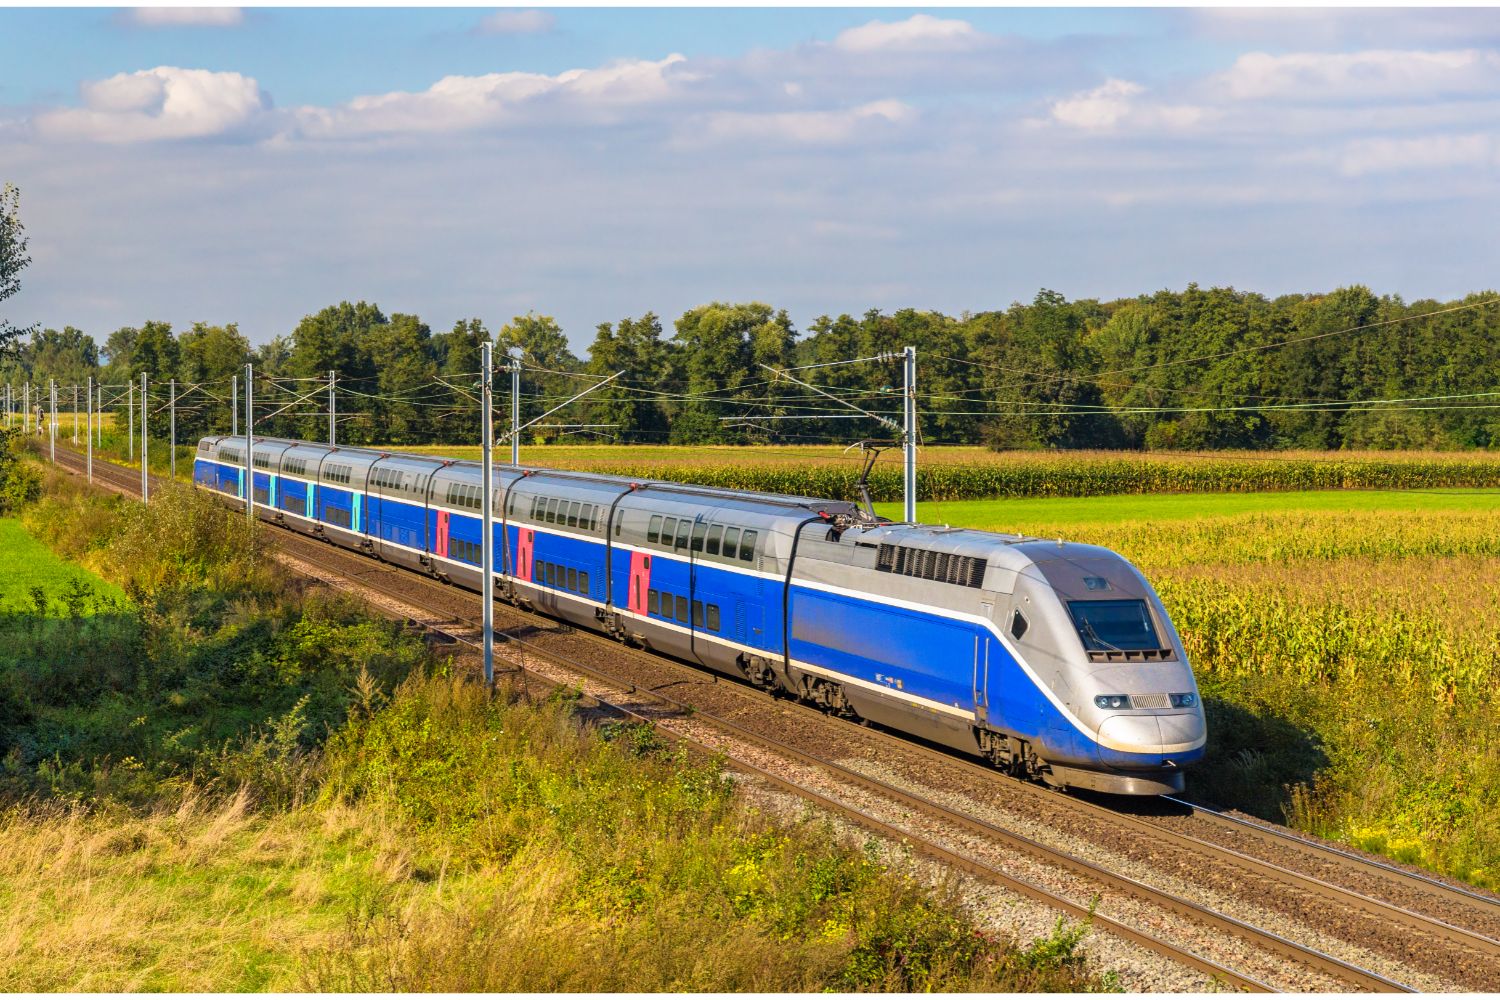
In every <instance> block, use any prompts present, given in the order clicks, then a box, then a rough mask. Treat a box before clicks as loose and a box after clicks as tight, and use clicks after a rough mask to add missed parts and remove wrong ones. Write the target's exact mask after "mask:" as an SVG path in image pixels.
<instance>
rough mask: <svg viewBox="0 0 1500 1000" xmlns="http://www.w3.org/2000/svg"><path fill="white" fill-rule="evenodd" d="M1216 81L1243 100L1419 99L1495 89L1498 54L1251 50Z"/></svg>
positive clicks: (1498, 77)
mask: <svg viewBox="0 0 1500 1000" xmlns="http://www.w3.org/2000/svg"><path fill="white" fill-rule="evenodd" d="M1218 82H1219V83H1220V84H1221V85H1222V86H1223V87H1224V89H1225V90H1226V91H1227V92H1228V94H1229V95H1230V96H1231V97H1235V98H1239V99H1241V100H1247V99H1250V100H1253V99H1268V98H1270V99H1276V98H1286V99H1290V100H1303V101H1317V100H1330V99H1355V100H1359V99H1372V98H1386V99H1390V98H1395V99H1405V100H1411V99H1417V98H1426V97H1432V96H1435V95H1440V94H1450V93H1460V92H1471V91H1492V90H1493V89H1494V88H1495V87H1496V86H1497V85H1500V54H1496V53H1494V52H1483V51H1479V50H1476V49H1454V50H1446V51H1430V52H1429V51H1401V50H1395V49H1371V50H1367V51H1364V52H1295V53H1290V54H1287V55H1279V56H1278V55H1271V54H1269V53H1266V52H1248V53H1246V54H1244V55H1242V56H1240V57H1239V58H1238V59H1236V60H1235V63H1234V65H1233V66H1232V67H1231V68H1230V69H1229V70H1228V71H1227V72H1225V73H1223V74H1221V75H1220V76H1219V78H1218Z"/></svg>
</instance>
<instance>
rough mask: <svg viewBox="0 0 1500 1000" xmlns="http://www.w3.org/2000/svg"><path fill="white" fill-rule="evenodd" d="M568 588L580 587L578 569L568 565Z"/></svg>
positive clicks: (573, 589) (574, 589)
mask: <svg viewBox="0 0 1500 1000" xmlns="http://www.w3.org/2000/svg"><path fill="white" fill-rule="evenodd" d="M568 589H569V590H572V591H576V590H577V589H578V570H576V569H574V568H573V567H572V566H569V567H568Z"/></svg>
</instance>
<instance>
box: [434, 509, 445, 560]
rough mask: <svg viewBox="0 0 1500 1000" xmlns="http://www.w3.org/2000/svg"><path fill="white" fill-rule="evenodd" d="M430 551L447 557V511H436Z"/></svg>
mask: <svg viewBox="0 0 1500 1000" xmlns="http://www.w3.org/2000/svg"><path fill="white" fill-rule="evenodd" d="M433 535H434V537H433V539H432V551H433V554H434V555H438V556H441V557H442V558H444V559H446V558H448V512H447V511H446V510H440V511H438V512H437V530H436V531H435V532H433Z"/></svg>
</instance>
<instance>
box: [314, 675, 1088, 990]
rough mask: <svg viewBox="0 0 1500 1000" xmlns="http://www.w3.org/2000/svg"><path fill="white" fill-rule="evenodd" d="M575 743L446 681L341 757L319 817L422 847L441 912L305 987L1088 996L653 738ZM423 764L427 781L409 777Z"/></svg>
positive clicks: (616, 732)
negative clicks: (378, 820) (368, 825)
mask: <svg viewBox="0 0 1500 1000" xmlns="http://www.w3.org/2000/svg"><path fill="white" fill-rule="evenodd" d="M603 733H604V736H605V739H600V738H599V736H598V735H596V734H595V733H593V732H589V731H584V730H580V729H579V728H578V726H577V725H576V723H575V721H574V719H573V710H572V708H571V707H570V706H569V705H568V704H567V703H566V702H562V701H558V700H555V699H554V700H553V701H552V702H550V703H549V704H547V705H541V706H539V705H535V704H531V703H529V702H528V701H527V700H525V699H516V698H514V697H512V698H510V699H498V700H497V699H491V698H488V697H487V696H485V695H484V694H483V692H482V691H481V690H479V689H478V688H476V687H474V686H473V685H466V684H461V683H456V682H446V681H442V680H431V681H412V682H408V684H406V685H404V686H403V688H402V690H401V691H399V692H398V693H397V695H396V698H395V701H394V702H393V704H392V705H391V707H390V708H388V709H386V710H384V711H382V712H380V713H378V714H377V715H375V716H373V717H371V718H369V719H364V720H361V721H359V722H357V723H356V724H354V725H352V726H351V727H349V728H348V729H346V730H345V731H344V732H342V733H341V734H339V735H338V736H337V737H336V738H335V739H334V740H333V742H332V744H331V745H330V750H329V759H330V776H329V780H328V784H327V785H326V786H325V796H326V797H327V799H328V800H330V801H332V802H333V803H336V804H338V805H339V806H342V807H355V806H358V807H360V808H366V809H376V810H379V811H380V812H381V813H382V814H384V815H387V816H389V817H390V818H391V822H394V823H397V824H400V825H401V826H403V827H404V828H407V829H410V830H412V831H413V837H412V840H411V844H412V851H413V864H414V865H416V866H417V867H419V868H422V869H424V870H426V871H427V872H429V873H430V874H431V875H433V876H435V877H438V878H442V879H445V880H447V881H448V882H449V884H450V886H452V888H451V889H450V890H449V891H450V893H451V896H450V899H451V904H450V906H448V907H446V908H444V909H443V910H441V911H432V912H428V913H424V914H421V915H419V916H412V915H410V914H407V913H403V912H399V911H395V910H391V909H380V910H377V911H376V912H372V913H369V914H366V915H364V916H363V917H362V919H361V920H359V921H358V922H356V923H354V924H352V925H351V926H350V927H349V929H348V932H347V938H346V941H345V946H344V947H342V948H340V949H338V950H337V951H336V952H335V953H333V954H331V955H327V956H323V957H321V958H320V960H319V961H318V962H316V963H315V964H314V966H313V972H312V973H311V975H310V978H309V980H308V982H307V984H306V985H308V986H310V987H312V988H315V989H320V990H321V989H339V990H349V989H352V990H410V989H418V988H420V989H441V990H457V991H469V990H482V991H516V990H546V991H564V990H566V991H573V990H585V991H593V990H651V991H659V990H705V989H730V990H759V991H783V990H795V991H803V990H819V989H838V990H850V989H856V990H864V989H898V990H925V989H965V990H975V989H979V990H991V989H1012V990H1014V989H1033V988H1052V989H1056V988H1064V989H1078V988H1084V987H1086V986H1087V985H1088V982H1087V981H1086V980H1084V979H1081V978H1079V974H1078V973H1079V969H1078V965H1079V963H1078V959H1077V956H1076V955H1075V954H1074V953H1073V952H1072V949H1068V950H1067V952H1066V953H1065V954H1061V955H1056V956H1051V957H1049V953H1048V952H1046V951H1045V950H1043V949H1042V948H1041V947H1040V946H1039V947H1038V949H1037V950H1035V951H1033V952H1024V951H1017V950H1015V949H1013V948H1011V947H1009V946H1008V945H1007V944H1006V943H1005V942H1004V941H1003V939H1001V938H998V937H996V936H994V935H991V934H989V933H986V932H983V931H980V930H978V929H976V928H975V927H974V925H973V924H972V923H971V922H970V921H969V920H968V919H967V918H965V917H963V916H962V915H961V912H960V910H959V908H958V907H957V905H956V903H955V901H954V900H953V899H950V898H947V897H946V896H945V895H943V894H939V895H937V896H934V895H933V894H932V893H931V892H930V891H929V890H927V889H925V888H923V887H921V886H919V885H917V884H916V883H914V882H912V881H911V880H909V879H908V878H906V877H904V876H900V875H897V874H895V873H893V872H891V871H889V870H888V869H887V868H886V867H885V865H883V864H882V863H881V862H880V861H879V860H878V858H877V857H876V856H875V854H874V853H872V851H873V848H869V849H867V850H866V851H859V850H855V849H853V848H848V847H841V846H838V842H839V840H840V838H839V837H838V836H837V834H836V833H835V831H834V830H833V829H832V828H831V827H829V826H828V825H826V824H824V823H818V822H813V821H810V820H809V821H802V822H798V823H794V824H788V823H786V822H784V821H782V822H778V821H773V820H770V819H768V818H767V817H766V816H764V815H762V814H761V813H759V812H757V811H756V810H754V809H752V808H749V807H747V805H746V804H745V801H744V799H743V797H741V796H738V795H736V794H734V792H733V789H732V786H731V785H730V784H728V783H727V782H726V780H725V778H724V776H723V775H722V773H721V772H720V770H719V769H718V767H716V766H714V765H713V764H711V763H709V764H703V763H694V762H692V761H690V760H689V759H687V758H686V757H684V756H682V755H681V754H680V753H678V752H674V751H672V750H669V749H667V748H666V747H664V746H663V745H662V744H661V742H660V741H659V740H658V739H656V738H655V736H654V734H652V733H651V731H650V730H649V729H641V728H639V727H636V726H630V725H621V724H612V725H607V726H606V727H605V728H604V730H603ZM415 762H420V766H414V763H415Z"/></svg>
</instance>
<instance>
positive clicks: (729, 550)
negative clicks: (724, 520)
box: [724, 528, 740, 559]
mask: <svg viewBox="0 0 1500 1000" xmlns="http://www.w3.org/2000/svg"><path fill="white" fill-rule="evenodd" d="M739 545H740V529H739V528H725V529H724V557H725V558H726V559H733V558H734V556H735V553H736V552H737V551H738V550H739Z"/></svg>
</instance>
